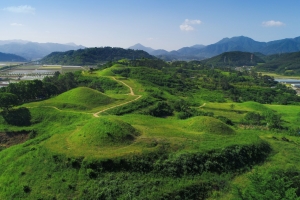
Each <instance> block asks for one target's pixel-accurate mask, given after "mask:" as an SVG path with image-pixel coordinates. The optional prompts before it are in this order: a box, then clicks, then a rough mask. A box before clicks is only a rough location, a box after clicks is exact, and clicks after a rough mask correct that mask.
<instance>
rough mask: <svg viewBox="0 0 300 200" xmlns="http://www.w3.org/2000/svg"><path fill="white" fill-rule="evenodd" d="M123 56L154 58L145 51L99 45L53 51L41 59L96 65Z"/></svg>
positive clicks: (47, 61)
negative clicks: (65, 50)
mask: <svg viewBox="0 0 300 200" xmlns="http://www.w3.org/2000/svg"><path fill="white" fill-rule="evenodd" d="M123 58H127V59H139V58H152V59H153V58H154V57H153V56H151V55H149V54H148V53H146V52H145V51H141V50H132V49H122V48H117V47H114V48H112V47H100V48H97V47H95V48H85V49H79V50H71V51H67V52H53V53H51V54H49V55H48V56H46V57H44V58H43V59H42V60H41V63H43V64H60V65H96V64H99V63H105V62H108V61H117V60H120V59H123Z"/></svg>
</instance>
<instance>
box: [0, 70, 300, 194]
mask: <svg viewBox="0 0 300 200" xmlns="http://www.w3.org/2000/svg"><path fill="white" fill-rule="evenodd" d="M118 67H123V66H122V65H115V66H113V67H112V68H118ZM111 73H112V72H111V68H108V69H105V70H102V71H99V72H94V73H93V74H87V73H86V75H87V76H111V75H112V74H111ZM115 77H116V79H117V81H118V80H119V81H122V82H124V83H126V84H127V85H129V86H130V87H132V88H133V91H134V93H135V94H136V95H147V90H146V89H145V87H144V86H143V85H142V84H141V83H138V82H137V81H136V80H133V79H125V78H120V77H117V76H115ZM120 84H121V83H120ZM147 89H149V88H147ZM150 89H151V88H150ZM157 91H158V90H157ZM157 91H156V92H157ZM158 92H159V91H158ZM128 93H129V89H128ZM162 96H163V97H164V98H166V99H168V100H170V99H174V98H176V97H175V96H173V95H171V94H169V93H167V92H165V91H163V94H162ZM135 98H137V96H132V95H128V94H116V93H113V92H111V93H109V92H108V93H107V94H103V93H100V92H98V91H95V90H92V89H89V88H83V87H81V88H76V89H73V90H70V91H68V92H66V93H63V94H61V95H59V96H57V97H54V98H52V99H48V100H45V101H40V102H34V103H29V104H26V105H25V106H27V107H28V108H29V110H30V113H31V122H32V125H31V126H28V127H16V126H10V125H8V124H6V123H5V120H4V119H3V118H2V116H1V117H0V130H1V131H3V132H4V131H18V130H28V131H30V130H34V131H36V133H37V136H36V137H34V138H32V139H30V140H28V141H27V142H25V143H23V144H18V145H15V146H12V147H10V148H8V149H5V150H2V151H0V161H1V162H0V199H39V198H43V199H54V198H56V199H101V198H102V199H103V198H104V196H103V195H104V194H105V195H115V194H117V193H118V192H119V193H120V194H119V198H120V199H130V198H136V199H139V198H140V199H143V198H144V197H145V196H147V197H148V198H149V199H158V198H162V197H163V196H164V195H166V194H174V196H172V195H171V196H169V199H170V198H171V199H176V198H177V199H178V198H179V199H180V198H181V197H180V196H178V195H179V193H180V192H184V191H185V192H187V193H190V192H189V191H191V188H193V187H194V188H196V189H197V191H198V190H199V188H201V187H203V182H205V181H208V182H210V183H214V184H215V183H216V182H218V181H220V182H221V183H222V184H224V185H226V184H227V183H228V182H229V181H230V178H224V177H223V178H222V175H220V176H219V174H218V175H213V174H206V175H205V173H204V174H202V175H200V174H195V175H194V174H192V175H184V176H183V177H181V178H175V177H172V176H160V175H158V174H151V173H146V172H144V171H143V172H139V171H135V172H131V171H126V170H125V171H122V170H121V171H108V172H107V171H106V172H104V171H101V170H102V168H97V167H95V166H93V165H88V164H89V163H94V164H95V163H97V162H99V161H107V163H112V161H114V162H117V161H120V160H121V159H123V158H134V157H135V156H139V157H138V159H139V160H138V163H139V165H140V164H141V163H142V164H143V161H145V163H146V164H147V162H148V159H149V157H146V156H145V155H150V156H152V155H158V157H159V156H162V157H161V158H160V159H165V160H155V161H153V162H154V163H152V164H153V165H155V164H158V163H160V162H161V163H164V162H165V161H166V160H167V159H169V161H170V162H171V161H172V159H175V158H178V157H179V156H181V155H184V154H193V153H198V154H199V153H204V154H205V153H207V152H209V151H221V150H223V149H225V148H227V147H229V146H233V145H251V144H256V143H259V142H261V141H266V142H268V143H269V144H270V145H271V147H272V149H273V151H272V153H271V155H270V156H269V157H268V159H267V160H266V161H265V162H264V163H261V164H260V165H256V166H254V168H255V169H259V170H268V169H270V168H273V169H275V168H278V169H287V168H295V169H297V170H300V167H299V162H300V159H299V154H300V137H295V136H289V135H287V134H285V133H278V132H271V131H267V130H255V129H249V130H244V129H241V128H239V126H234V127H231V126H228V125H226V124H224V123H223V122H221V121H220V120H218V119H215V118H212V117H204V116H198V117H192V118H189V119H185V120H179V119H177V118H176V117H175V116H171V117H165V118H158V117H153V116H149V115H141V114H127V115H122V116H113V115H108V114H107V112H105V113H102V114H103V116H102V115H101V116H100V117H98V118H96V117H94V116H93V115H92V113H93V112H94V113H95V112H98V111H101V110H103V109H107V108H112V107H114V106H117V105H120V104H122V103H126V102H128V101H131V100H133V99H135ZM214 98H215V99H219V100H220V101H221V100H222V98H223V96H222V95H221V94H219V93H218V92H208V91H206V90H201V91H200V92H199V93H197V94H195V95H193V96H190V97H185V100H186V101H192V102H193V104H195V105H203V104H204V103H206V104H205V105H204V106H203V107H201V108H199V107H198V108H196V109H201V110H204V111H210V112H213V113H214V115H215V116H217V115H222V116H225V117H227V118H229V119H231V120H233V121H234V122H235V123H238V122H239V121H240V119H241V118H242V117H243V116H244V115H245V113H247V112H250V111H255V112H260V113H262V112H265V111H268V110H274V111H276V112H277V113H278V114H281V115H282V118H283V119H284V120H285V124H286V125H287V126H290V127H295V128H296V127H297V126H298V125H297V124H298V120H299V119H298V118H297V114H298V113H299V112H300V110H299V107H298V106H277V105H262V104H259V103H255V102H244V103H231V102H229V103H215V102H214V103H213V102H210V100H213V99H214ZM231 105H234V106H231ZM56 107H57V108H59V109H60V110H58V109H56ZM283 137H285V138H287V139H288V140H289V141H284V140H283V139H282V138H283ZM163 155H165V157H163ZM155 162H156V163H155ZM184 162H186V160H182V163H183V164H184ZM171 163H172V162H171ZM182 163H181V164H182ZM146 164H145V165H146ZM138 167H140V169H143V167H145V166H144V165H141V166H138ZM170 168H171V167H170ZM97 170H98V171H97ZM164 170H168V168H167V169H164ZM249 173H251V169H250V168H249V171H248V172H246V173H242V172H236V173H234V174H229V175H228V176H229V177H230V176H231V178H233V179H232V184H231V186H229V188H227V190H224V191H223V190H222V188H221V189H220V191H216V192H215V193H214V194H213V197H212V199H234V197H235V196H234V190H233V188H234V186H233V185H238V186H242V187H247V180H248V179H247V174H249ZM93 174H94V175H95V174H97V176H98V177H93ZM91 176H92V177H91ZM24 186H28V187H29V188H30V192H28V193H26V192H24ZM210 186H211V185H210ZM216 187H217V186H216ZM101 195H102V196H101ZM105 197H106V198H107V199H109V197H108V196H105ZM166 198H167V197H166ZM181 199H182V198H181Z"/></svg>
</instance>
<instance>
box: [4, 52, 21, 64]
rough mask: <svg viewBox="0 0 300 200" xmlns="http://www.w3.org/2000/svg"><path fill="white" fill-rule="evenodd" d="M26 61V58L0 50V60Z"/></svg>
mask: <svg viewBox="0 0 300 200" xmlns="http://www.w3.org/2000/svg"><path fill="white" fill-rule="evenodd" d="M26 61H27V60H26V59H25V58H23V57H21V56H18V55H15V54H10V53H1V52H0V62H26Z"/></svg>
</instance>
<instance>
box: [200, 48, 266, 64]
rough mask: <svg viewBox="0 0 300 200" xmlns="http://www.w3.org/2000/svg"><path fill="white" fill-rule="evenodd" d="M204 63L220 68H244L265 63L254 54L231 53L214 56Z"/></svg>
mask: <svg viewBox="0 0 300 200" xmlns="http://www.w3.org/2000/svg"><path fill="white" fill-rule="evenodd" d="M202 62H204V63H205V64H206V65H213V66H218V67H228V66H230V67H242V66H255V65H257V64H258V63H264V62H265V61H264V60H263V59H262V58H260V57H259V56H257V55H255V54H253V53H249V52H241V51H231V52H225V53H222V54H220V55H218V56H214V57H212V58H209V59H207V60H204V61H202Z"/></svg>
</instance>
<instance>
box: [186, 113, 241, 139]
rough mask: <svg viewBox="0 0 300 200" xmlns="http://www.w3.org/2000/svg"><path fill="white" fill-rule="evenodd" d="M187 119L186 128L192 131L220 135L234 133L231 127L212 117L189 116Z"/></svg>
mask: <svg viewBox="0 0 300 200" xmlns="http://www.w3.org/2000/svg"><path fill="white" fill-rule="evenodd" d="M187 121H188V123H187V124H188V128H189V129H190V130H192V131H197V132H204V133H212V134H220V135H230V134H234V133H235V131H234V130H233V129H232V128H231V127H229V126H228V125H226V124H225V123H223V122H222V121H220V120H218V119H215V118H213V117H206V116H199V117H193V118H190V119H188V120H187Z"/></svg>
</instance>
